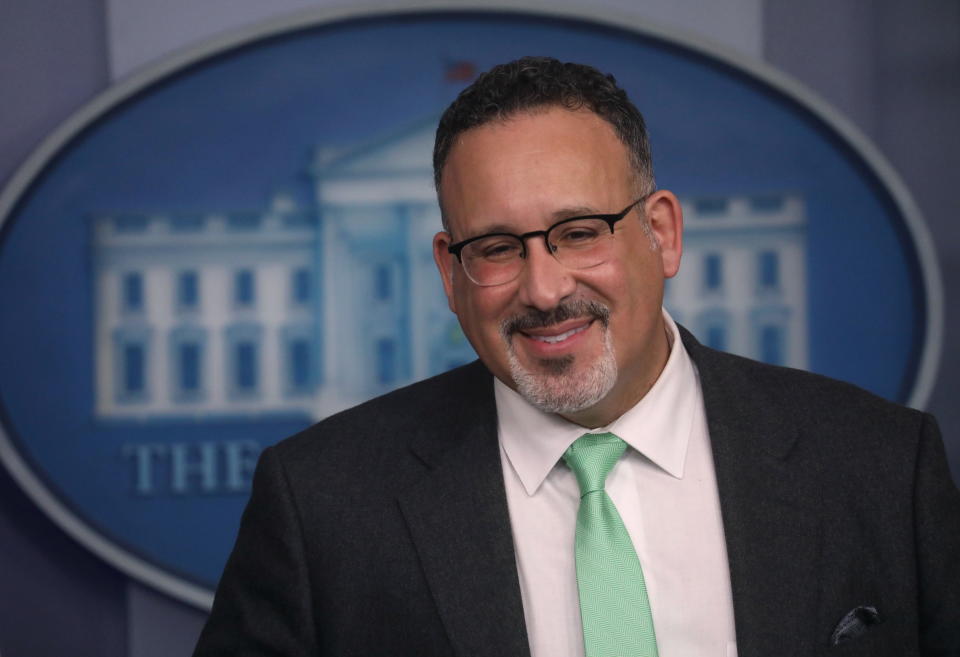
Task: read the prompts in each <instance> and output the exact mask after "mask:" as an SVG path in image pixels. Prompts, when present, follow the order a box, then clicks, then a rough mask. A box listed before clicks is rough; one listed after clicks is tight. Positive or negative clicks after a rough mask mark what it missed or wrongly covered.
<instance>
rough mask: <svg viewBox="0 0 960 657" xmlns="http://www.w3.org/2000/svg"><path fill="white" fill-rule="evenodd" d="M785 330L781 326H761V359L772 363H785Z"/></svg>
mask: <svg viewBox="0 0 960 657" xmlns="http://www.w3.org/2000/svg"><path fill="white" fill-rule="evenodd" d="M783 333H784V331H783V328H782V327H780V326H771V325H767V326H762V327H760V360H762V361H763V362H765V363H770V364H771V365H783V364H784V363H785V362H786V361H785V360H784V334H783Z"/></svg>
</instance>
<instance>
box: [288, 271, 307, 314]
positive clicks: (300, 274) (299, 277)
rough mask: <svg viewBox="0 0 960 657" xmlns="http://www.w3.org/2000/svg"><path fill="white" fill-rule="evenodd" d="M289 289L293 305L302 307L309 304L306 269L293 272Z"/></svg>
mask: <svg viewBox="0 0 960 657" xmlns="http://www.w3.org/2000/svg"><path fill="white" fill-rule="evenodd" d="M291 287H292V289H293V302H294V303H295V304H297V305H300V306H304V305H306V304H308V303H310V270H309V269H307V268H306V267H302V268H300V269H295V270H293V276H292V280H291Z"/></svg>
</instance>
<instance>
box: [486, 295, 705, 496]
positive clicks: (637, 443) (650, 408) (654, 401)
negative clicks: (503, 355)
mask: <svg viewBox="0 0 960 657" xmlns="http://www.w3.org/2000/svg"><path fill="white" fill-rule="evenodd" d="M663 317H664V322H665V324H666V328H667V336H668V340H669V342H670V356H669V357H668V358H667V363H666V365H665V366H664V368H663V371H662V372H661V373H660V376H659V377H658V378H657V381H656V383H654V384H653V387H652V388H650V390H649V391H648V392H647V394H646V395H644V397H643V399H641V400H640V401H639V402H637V403H636V404H635V405H634V406H633V407H632V408H630V409H629V410H627V412H626V413H624V414H623V415H621V416H620V417H619V418H617V419H616V420H614V421H613V422H611V423H610V424H609V425H607V426H605V427H597V428H595V429H590V430H589V431H591V432H594V433H600V432H604V431H610V432H612V433H615V434H616V435H618V436H619V437H620V438H622V439H623V440H624V441H625V442H626V443H627V444H628V445H630V447H632V448H633V449H635V450H636V451H637V452H639V453H641V454H643V455H644V456H645V457H646V458H648V459H649V460H650V461H652V462H653V463H654V464H656V465H657V466H658V467H659V468H661V469H662V470H664V471H665V472H667V473H669V474H670V475H671V476H673V477H675V478H677V479H682V478H683V468H684V462H685V460H686V456H687V444H688V442H689V440H690V431H691V428H692V426H693V413H694V410H695V408H696V406H695V404H696V401H697V397H698V390H699V379H698V377H697V374H696V371H695V370H694V367H693V363H692V362H691V360H690V357H689V356H688V355H687V351H686V349H684V348H683V342H681V340H680V332H679V331H678V329H677V325H676V323H675V322H674V321H673V319H672V318H671V317H670V315H669V314H668V313H667V312H666V310H664V311H663ZM494 396H495V398H496V403H497V418H498V419H497V422H498V430H499V434H500V444H501V445H502V446H503V450H504V452H505V453H506V455H507V459H508V460H509V462H510V465H511V467H512V468H513V469H514V471H515V472H516V473H517V476H518V477H519V478H520V481H521V483H522V484H523V487H524V489H525V490H526V491H527V494H528V495H533V494H534V493H535V492H536V491H537V489H538V488H540V484H542V483H543V481H544V479H546V478H547V475H548V474H550V471H551V470H552V469H553V466H554V465H556V464H557V462H558V461H559V460H560V459H561V457H563V453H564V452H565V451H566V450H567V448H568V447H569V446H570V445H571V444H573V441H575V440H576V439H577V438H579V437H580V436H582V435H583V434H584V433H586V432H587V430H586V429H584V428H583V427H581V426H579V425H576V424H573V423H572V422H568V421H567V420H565V419H563V418H562V417H560V416H559V415H555V414H553V413H545V412H543V411H541V410H539V409H537V408H535V407H533V406H531V405H530V404H529V403H528V402H527V401H526V400H525V399H524V398H523V397H521V396H520V395H519V394H517V393H516V392H515V391H513V390H512V389H510V388H509V387H508V386H507V385H506V384H504V383H502V382H501V381H500V380H499V379H496V378H495V379H494Z"/></svg>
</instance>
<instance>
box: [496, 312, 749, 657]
mask: <svg viewBox="0 0 960 657" xmlns="http://www.w3.org/2000/svg"><path fill="white" fill-rule="evenodd" d="M664 318H665V321H666V324H667V331H668V334H669V337H670V343H671V348H670V356H669V358H668V360H667V364H666V366H665V367H664V369H663V372H662V373H661V374H660V377H659V378H658V379H657V382H656V383H655V384H654V386H653V387H652V388H651V389H650V391H649V392H648V393H647V394H646V396H644V398H643V399H641V400H640V401H639V402H638V403H637V404H636V406H634V407H633V408H631V409H630V410H628V411H627V412H626V413H624V414H623V415H622V416H620V417H619V418H618V419H616V420H615V421H614V422H612V423H611V424H610V425H608V426H606V427H597V428H596V429H591V431H592V432H594V433H600V432H605V431H610V432H612V433H615V434H616V435H617V436H619V437H620V438H622V439H623V440H624V441H626V443H627V444H628V445H629V446H630V449H628V450H627V451H626V452H625V453H624V456H623V457H622V458H621V459H620V461H619V462H618V463H617V464H616V465H615V466H614V467H613V470H612V471H611V472H610V475H609V476H608V477H607V483H606V490H607V493H608V494H609V495H610V498H611V499H612V500H613V502H614V504H616V506H617V510H618V511H619V512H620V516H621V517H622V518H623V523H624V525H625V526H626V528H627V532H628V533H629V534H630V538H631V539H632V541H633V545H634V548H635V549H636V551H637V556H638V557H639V559H640V564H641V567H642V568H643V574H644V578H645V579H646V584H647V591H648V594H649V596H650V607H651V610H652V613H653V623H654V630H655V631H656V635H657V646H658V649H659V653H660V657H701V656H702V657H735V655H736V637H735V632H734V624H733V600H732V597H731V593H730V572H729V567H728V565H727V551H726V543H725V542H724V535H723V523H722V521H721V517H720V501H719V498H718V495H717V484H716V477H715V473H714V467H713V456H712V453H711V450H710V436H709V434H708V432H707V423H706V414H705V412H704V407H703V396H702V393H701V390H700V379H699V376H698V375H697V372H696V369H695V368H694V365H693V363H692V362H691V360H690V357H689V356H688V355H687V352H686V350H685V349H684V348H683V343H682V342H681V341H680V335H679V332H678V331H677V327H676V324H675V323H674V322H673V320H672V319H671V318H670V317H669V315H667V313H666V312H664ZM494 388H495V394H496V402H497V414H498V422H499V427H498V429H499V435H500V456H501V462H502V465H503V476H504V481H505V483H506V491H507V503H508V505H509V509H510V524H511V527H512V529H513V538H514V543H515V548H516V554H517V571H518V573H519V576H520V592H521V595H522V598H523V611H524V615H525V617H526V625H527V634H528V636H529V640H530V652H531V654H532V657H583V654H584V650H583V628H582V626H581V623H580V601H579V594H578V591H577V575H576V569H575V562H574V560H575V558H574V544H575V529H576V518H577V509H578V507H579V504H580V499H579V498H580V493H579V488H578V486H577V481H576V478H575V477H574V475H573V473H572V472H571V471H570V469H569V468H568V467H567V466H566V464H565V463H563V461H562V460H561V457H562V456H563V453H564V452H565V451H566V449H567V448H568V447H569V446H570V445H571V444H572V443H573V441H574V440H576V439H577V438H579V437H580V436H581V435H583V434H584V433H586V432H587V430H586V429H584V428H583V427H580V426H577V425H575V424H572V423H570V422H567V421H566V420H564V419H563V418H561V417H560V416H558V415H553V414H549V413H544V412H542V411H540V410H538V409H536V408H534V407H533V406H531V405H530V404H528V403H527V402H526V401H525V400H524V399H523V398H522V397H520V396H519V395H518V394H517V393H516V392H514V391H513V390H511V389H510V388H508V387H507V386H506V385H504V384H503V383H501V382H500V381H499V380H495V383H494Z"/></svg>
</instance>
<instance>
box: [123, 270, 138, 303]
mask: <svg viewBox="0 0 960 657" xmlns="http://www.w3.org/2000/svg"><path fill="white" fill-rule="evenodd" d="M121 285H122V290H121V298H122V300H123V309H124V310H126V311H128V312H138V311H141V310H143V274H141V273H140V272H135V271H134V272H128V273H126V274H124V275H123V279H122V283H121Z"/></svg>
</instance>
